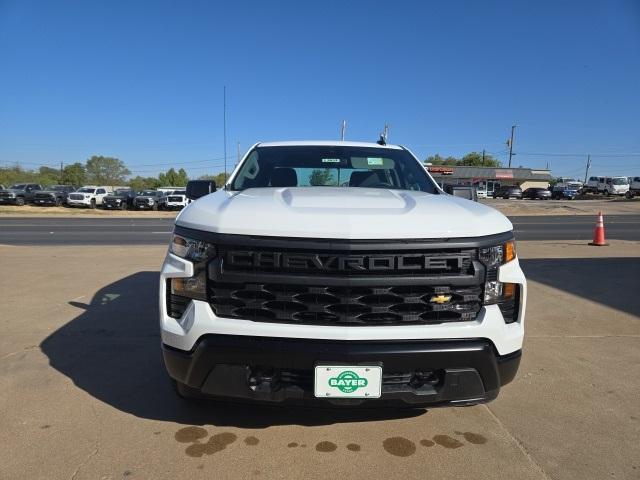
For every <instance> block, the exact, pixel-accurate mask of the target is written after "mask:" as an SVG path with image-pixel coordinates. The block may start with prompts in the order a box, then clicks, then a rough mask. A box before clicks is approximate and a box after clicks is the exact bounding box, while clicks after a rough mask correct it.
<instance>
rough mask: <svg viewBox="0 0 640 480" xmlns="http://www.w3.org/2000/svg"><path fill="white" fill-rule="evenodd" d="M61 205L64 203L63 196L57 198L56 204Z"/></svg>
mask: <svg viewBox="0 0 640 480" xmlns="http://www.w3.org/2000/svg"><path fill="white" fill-rule="evenodd" d="M60 205H62V199H61V198H56V203H55V206H56V207H59V206H60Z"/></svg>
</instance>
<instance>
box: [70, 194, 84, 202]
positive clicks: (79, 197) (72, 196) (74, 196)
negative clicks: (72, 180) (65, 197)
mask: <svg viewBox="0 0 640 480" xmlns="http://www.w3.org/2000/svg"><path fill="white" fill-rule="evenodd" d="M69 199H70V200H84V195H82V194H76V193H70V194H69Z"/></svg>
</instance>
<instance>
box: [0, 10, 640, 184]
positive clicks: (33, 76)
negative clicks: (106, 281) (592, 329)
mask: <svg viewBox="0 0 640 480" xmlns="http://www.w3.org/2000/svg"><path fill="white" fill-rule="evenodd" d="M0 65H1V67H0V68H1V74H0V165H6V164H14V163H15V162H20V163H21V164H22V165H24V166H25V167H35V166H37V165H40V164H51V165H56V164H59V162H60V161H64V162H65V163H70V162H75V161H84V160H85V159H86V158H88V157H89V156H91V155H93V154H100V155H111V156H117V157H119V158H121V159H122V160H124V161H125V162H126V164H127V165H128V166H129V167H130V169H131V170H132V171H133V173H134V174H141V175H155V174H157V172H158V171H159V170H163V169H165V168H167V167H168V165H170V164H174V165H176V166H183V167H185V168H186V169H187V171H188V172H189V173H190V174H191V175H192V176H198V175H202V174H204V173H211V172H217V171H220V170H221V169H222V167H221V165H222V161H221V160H220V158H221V157H222V156H223V135H222V118H223V117H222V89H223V86H224V85H226V86H227V107H228V110H227V112H228V113H227V118H228V127H227V132H228V135H227V137H228V152H229V158H230V161H229V163H234V161H235V155H236V144H237V142H240V144H241V147H242V148H243V149H246V148H248V147H249V146H250V145H251V144H253V143H255V142H256V141H268V140H283V139H309V138H311V139H331V138H338V135H339V127H340V122H341V121H342V120H343V119H346V120H347V122H348V125H347V139H350V140H375V139H376V138H377V135H378V133H379V132H380V131H381V130H382V127H383V125H384V123H385V122H388V123H389V125H390V141H391V142H393V143H401V144H404V145H406V146H408V147H409V148H411V149H412V150H413V151H414V152H415V153H416V154H417V155H418V156H419V157H420V158H425V157H426V156H427V155H429V154H433V153H440V154H442V155H462V154H464V153H466V152H468V151H471V150H476V151H480V150H482V149H483V148H485V149H486V150H487V151H488V152H492V153H495V154H497V156H498V157H499V158H500V159H501V160H503V161H505V160H506V157H505V150H506V146H505V143H504V142H505V140H506V139H507V138H508V135H509V131H510V127H511V125H512V124H513V123H517V124H518V125H519V127H518V129H517V131H516V141H515V151H516V153H517V154H518V155H517V156H516V157H514V165H515V166H518V165H523V166H532V167H544V166H545V165H546V164H547V162H548V163H549V165H550V167H551V168H552V170H553V173H554V174H556V175H577V176H582V175H584V164H585V160H586V154H587V153H592V154H594V157H593V159H592V170H591V173H593V174H607V173H609V174H628V175H632V174H634V175H640V2H638V1H637V0H611V1H590V0H582V1H579V0H576V1H562V2H559V1H551V0H550V1H547V0H544V1H535V2H521V1H503V2H492V1H482V2H478V1H472V0H469V1H465V2H462V1H447V2H445V1H440V2H427V1H417V2H402V1H400V2H380V3H375V2H359V1H348V2H345V1H341V2H338V1H322V2H313V4H311V3H310V2H299V1H296V2H284V1H276V0H274V1H271V2H220V3H217V2H209V1H202V2H191V1H184V2H178V1H154V2H151V1H149V2H142V1H115V0H113V1H108V2H98V1H86V0H84V1H64V0H60V1H56V2H51V1H33V0H0Z"/></svg>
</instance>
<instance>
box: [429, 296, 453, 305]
mask: <svg viewBox="0 0 640 480" xmlns="http://www.w3.org/2000/svg"><path fill="white" fill-rule="evenodd" d="M449 300H451V295H442V294H440V295H434V296H433V297H431V300H429V301H430V302H431V303H438V304H440V305H442V304H443V303H447V302H448V301H449Z"/></svg>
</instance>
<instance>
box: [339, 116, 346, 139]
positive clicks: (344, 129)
mask: <svg viewBox="0 0 640 480" xmlns="http://www.w3.org/2000/svg"><path fill="white" fill-rule="evenodd" d="M346 130H347V121H346V120H343V121H342V127H341V128H340V140H342V141H343V142H344V132H346Z"/></svg>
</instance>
